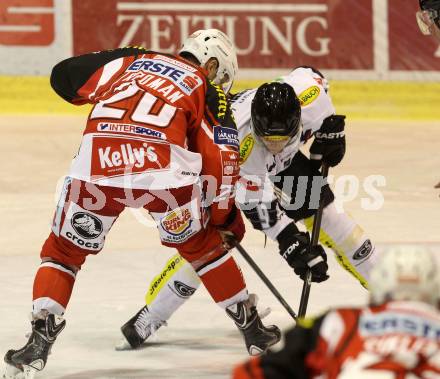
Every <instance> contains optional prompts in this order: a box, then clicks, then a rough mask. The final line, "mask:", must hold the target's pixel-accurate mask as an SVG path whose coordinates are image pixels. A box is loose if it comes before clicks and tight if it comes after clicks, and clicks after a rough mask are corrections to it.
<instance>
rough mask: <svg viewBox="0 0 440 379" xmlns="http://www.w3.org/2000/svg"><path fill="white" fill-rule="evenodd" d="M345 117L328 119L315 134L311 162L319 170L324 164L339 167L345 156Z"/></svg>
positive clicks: (339, 116) (334, 116)
mask: <svg viewBox="0 0 440 379" xmlns="http://www.w3.org/2000/svg"><path fill="white" fill-rule="evenodd" d="M344 120H345V116H343V115H332V116H329V117H327V118H326V119H325V120H324V121H323V123H322V125H321V128H320V129H319V130H318V131H317V132H316V133H315V140H314V141H313V143H312V146H310V160H311V161H312V164H313V166H314V167H316V168H317V169H318V170H319V168H320V167H321V164H322V162H324V163H326V164H327V165H328V166H330V167H334V166H337V165H338V164H339V163H340V162H341V161H342V158H344V154H345V132H344V127H345V121H344Z"/></svg>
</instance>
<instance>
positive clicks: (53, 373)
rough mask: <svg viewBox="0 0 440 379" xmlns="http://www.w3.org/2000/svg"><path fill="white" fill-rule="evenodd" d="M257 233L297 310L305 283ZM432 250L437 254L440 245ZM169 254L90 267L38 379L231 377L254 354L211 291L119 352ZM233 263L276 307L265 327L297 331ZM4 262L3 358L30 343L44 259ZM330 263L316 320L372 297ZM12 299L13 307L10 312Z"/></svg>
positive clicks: (314, 299) (315, 292) (271, 272)
mask: <svg viewBox="0 0 440 379" xmlns="http://www.w3.org/2000/svg"><path fill="white" fill-rule="evenodd" d="M250 234H252V236H253V237H254V238H253V241H255V242H253V243H250V244H246V243H245V244H244V246H245V247H247V249H248V250H249V252H252V255H253V257H254V259H255V261H256V262H257V263H258V264H259V265H260V267H261V268H262V269H263V270H264V272H265V273H266V274H267V275H268V276H269V277H271V279H272V281H273V283H274V285H275V286H276V287H277V288H278V289H279V291H280V292H281V294H282V295H283V296H284V297H285V299H286V300H287V301H288V302H289V303H290V305H291V306H292V307H293V308H294V309H295V310H297V308H298V301H299V295H300V292H301V284H302V282H301V281H300V280H298V279H297V278H296V276H295V275H294V274H293V272H292V271H291V270H290V269H289V268H288V267H287V265H285V264H284V263H283V261H282V259H281V257H278V256H277V255H276V254H277V253H276V251H275V245H274V244H273V243H269V244H268V246H267V247H266V248H263V239H262V238H259V237H258V236H259V235H258V234H254V233H253V232H251V233H250ZM154 245H156V244H154ZM257 245H260V246H259V247H258V246H257ZM388 246H390V244H382V245H379V250H383V249H384V248H385V247H388ZM427 247H428V248H430V249H433V250H434V251H440V244H430V245H427ZM171 253H172V251H171V250H169V249H167V248H164V247H160V246H154V251H144V252H135V251H134V252H132V253H117V252H115V253H113V252H108V253H103V254H101V255H100V256H99V257H91V258H89V260H88V264H87V265H86V266H85V268H84V269H83V271H82V272H81V273H80V274H79V275H78V279H77V283H76V287H75V289H74V293H73V298H72V300H71V303H70V305H69V308H68V312H67V314H66V319H67V326H66V329H65V330H64V331H63V332H62V333H61V335H60V336H59V338H58V340H57V341H56V343H55V345H54V346H53V352H52V354H51V355H50V356H49V359H48V363H47V366H46V368H45V369H44V370H43V371H42V372H39V373H37V374H36V375H35V378H51V379H55V378H57V379H89V378H90V379H92V378H93V379H104V378H106V379H110V378H118V379H122V378H124V379H137V378H144V379H145V378H152V379H154V378H158V379H159V378H170V379H171V378H214V379H220V378H228V377H230V372H231V369H232V367H233V365H234V364H236V363H238V362H240V361H242V360H244V359H246V358H247V357H248V355H247V353H246V350H245V346H244V343H243V340H242V338H241V336H240V334H239V333H238V331H237V330H236V329H235V326H234V325H233V323H232V322H231V320H230V319H229V318H227V317H226V315H225V313H224V312H223V311H222V310H221V309H220V308H218V307H217V306H216V305H215V304H214V303H213V302H212V301H211V299H210V297H209V295H208V293H207V292H206V291H205V289H204V288H201V289H200V290H199V291H197V292H196V294H195V295H194V296H193V298H192V299H190V301H189V302H187V303H186V304H184V306H183V307H182V308H181V309H180V310H179V311H178V312H177V313H176V314H175V315H174V317H173V318H172V319H171V320H170V321H169V322H168V325H169V326H168V327H162V328H161V329H159V331H158V332H157V333H156V334H155V335H154V336H153V338H152V339H151V340H148V342H147V343H146V344H145V345H144V346H143V348H141V349H139V350H136V351H115V345H116V344H117V343H118V342H119V340H120V338H121V336H120V332H119V327H120V326H121V325H122V324H123V323H124V322H125V321H127V320H128V318H130V317H132V316H133V315H134V314H135V313H136V312H137V310H138V309H139V308H140V307H141V306H142V305H143V296H144V291H145V289H146V287H147V284H148V280H149V278H151V277H152V275H153V274H155V273H156V272H157V270H158V269H160V268H161V267H162V264H163V263H164V262H165V260H166V259H167V258H168V257H169V256H170V254H171ZM329 254H331V252H329ZM234 256H236V257H237V259H238V261H239V263H240V265H241V267H242V268H243V271H244V275H245V277H246V280H247V282H248V288H249V289H250V290H251V291H253V292H256V293H258V295H259V297H260V301H259V308H261V309H264V308H265V307H267V306H269V307H270V308H272V312H271V314H270V315H268V316H267V317H266V318H265V319H264V322H265V323H266V324H269V323H274V324H277V325H279V326H280V327H281V328H282V329H286V328H288V327H290V326H292V325H293V321H292V319H291V318H290V316H289V315H288V314H287V312H286V311H285V310H284V309H283V308H282V306H281V305H280V304H279V303H278V302H277V300H276V299H275V298H274V297H273V296H272V295H271V294H270V292H269V291H268V290H267V289H266V288H265V286H264V284H262V283H261V281H260V280H259V279H258V278H257V277H256V275H255V274H254V273H253V272H252V271H251V270H250V268H249V266H247V264H246V262H244V261H243V260H242V259H241V257H239V256H238V253H234ZM278 258H279V259H278ZM2 262H3V265H2V266H1V267H0V273H1V278H2V282H3V280H4V284H3V285H2V286H1V287H0V294H1V299H3V306H4V308H3V309H7V311H3V312H2V323H1V325H0V335H1V340H0V351H1V353H2V354H4V353H5V352H6V351H7V350H8V349H9V348H19V347H21V346H23V345H24V343H25V341H26V339H25V338H24V334H25V332H26V331H28V330H29V328H30V325H29V322H28V320H27V318H26V312H27V311H28V310H29V308H28V305H29V303H28V301H27V300H29V297H30V292H31V288H32V287H31V286H32V279H33V272H34V271H35V268H36V265H37V263H38V260H37V259H36V257H31V256H4V257H2ZM148 262H149V263H148ZM144 264H145V267H143V265H144ZM329 264H330V275H331V278H330V279H329V280H328V281H327V282H325V283H322V284H319V285H318V284H314V285H312V290H311V296H310V302H309V313H315V312H320V311H322V310H324V309H326V308H328V307H330V306H337V305H344V304H345V305H348V304H350V305H360V304H363V303H364V302H365V301H366V299H367V293H366V291H365V290H363V289H362V288H361V286H360V285H359V284H358V283H356V282H355V281H354V280H353V279H351V277H350V276H349V275H348V274H347V273H346V272H345V271H343V270H342V269H341V268H340V266H339V265H338V264H337V263H336V262H335V260H334V259H331V258H330V259H329ZM18 277H20V279H18ZM5 299H8V300H7V304H6V300H5ZM279 345H280V346H281V344H279ZM18 378H19V379H22V378H23V377H22V376H19V377H17V379H18ZM29 378H32V376H30V377H29ZM26 379H27V378H26Z"/></svg>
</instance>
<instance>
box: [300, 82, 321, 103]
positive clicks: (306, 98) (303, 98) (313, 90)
mask: <svg viewBox="0 0 440 379" xmlns="http://www.w3.org/2000/svg"><path fill="white" fill-rule="evenodd" d="M320 92H321V90H320V88H319V87H318V86H312V87H309V88H307V89H306V90H305V91H303V92H301V93H300V94H299V95H298V99H299V102H300V104H301V106H302V107H305V106H306V105H309V104H311V103H313V102H314V101H315V100H316V99H317V98H318V96H319V94H320Z"/></svg>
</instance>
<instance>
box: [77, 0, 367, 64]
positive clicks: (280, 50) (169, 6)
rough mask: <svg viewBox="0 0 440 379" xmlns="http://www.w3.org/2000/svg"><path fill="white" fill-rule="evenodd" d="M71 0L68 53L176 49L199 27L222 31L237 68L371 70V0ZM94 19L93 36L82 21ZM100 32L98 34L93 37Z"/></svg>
mask: <svg viewBox="0 0 440 379" xmlns="http://www.w3.org/2000/svg"><path fill="white" fill-rule="evenodd" d="M359 3H360V2H359V1H358V0H344V1H338V2H336V1H329V0H302V1H299V0H290V1H288V0H270V1H265V0H255V1H241V2H240V1H239V2H237V1H232V0H223V1H219V0H218V1H210V2H207V1H186V2H184V1H171V2H163V1H157V0H156V1H142V0H131V1H130V0H128V1H127V0H106V2H105V7H102V6H101V5H99V6H97V3H96V1H93V0H80V1H79V0H74V1H73V15H74V17H73V29H74V53H75V54H80V53H85V52H89V51H90V50H102V49H106V48H109V47H116V46H120V47H122V46H128V45H141V46H146V47H148V48H149V49H151V50H155V51H160V52H163V53H171V54H174V53H176V52H177V51H178V50H179V48H180V47H181V45H182V43H183V41H184V40H185V38H186V37H187V36H188V35H190V34H191V33H192V32H194V31H196V30H198V29H207V28H217V29H221V30H223V31H224V32H225V33H226V34H227V35H228V36H229V37H230V38H231V39H232V40H233V42H234V43H235V45H236V48H237V53H238V58H239V65H240V68H253V67H268V68H276V67H286V68H287V67H288V68H292V67H295V66H297V65H301V64H310V59H311V58H313V64H314V65H316V66H318V67H320V68H339V69H344V68H346V69H352V68H357V69H362V68H363V69H371V68H372V67H373V37H372V36H373V32H372V26H371V24H372V18H371V17H365V15H366V14H367V15H371V14H372V0H366V1H362V2H361V3H362V4H361V5H360V4H359ZM94 16H96V17H97V18H99V20H100V22H99V23H96V24H94V28H95V31H94V33H90V32H89V28H90V25H89V20H90V19H91V18H93V17H94ZM102 35H105V36H106V38H105V39H102V38H101V37H100V36H102Z"/></svg>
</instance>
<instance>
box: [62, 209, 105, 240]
mask: <svg viewBox="0 0 440 379" xmlns="http://www.w3.org/2000/svg"><path fill="white" fill-rule="evenodd" d="M70 223H71V224H72V227H73V229H74V230H75V232H77V233H78V234H79V235H80V236H81V237H83V238H85V239H89V240H90V239H95V238H97V237H99V236H100V235H101V233H102V230H103V227H102V222H101V220H100V219H99V218H97V217H96V216H94V215H91V214H90V213H85V212H76V213H74V214H73V216H72V219H71V221H70Z"/></svg>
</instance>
